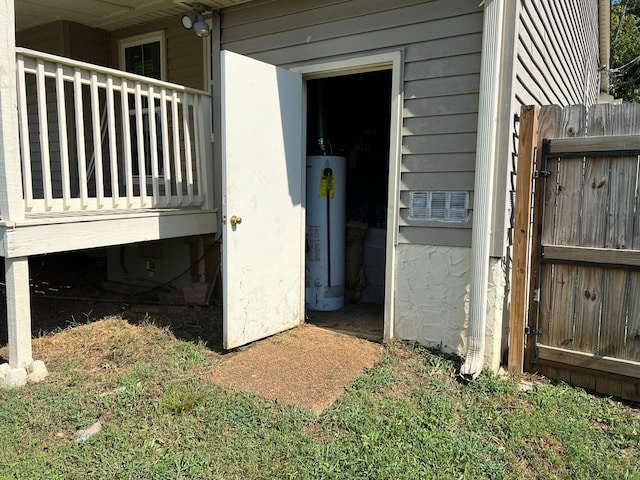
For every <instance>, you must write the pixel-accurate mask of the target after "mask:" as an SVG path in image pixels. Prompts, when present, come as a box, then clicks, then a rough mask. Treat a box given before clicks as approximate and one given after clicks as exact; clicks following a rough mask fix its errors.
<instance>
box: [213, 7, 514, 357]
mask: <svg viewBox="0 0 640 480" xmlns="http://www.w3.org/2000/svg"><path fill="white" fill-rule="evenodd" d="M482 22H483V9H482V7H479V5H478V2H477V1H476V0H458V1H456V2H451V1H447V0H439V1H424V0H398V1H396V2H393V3H391V2H388V1H385V0H352V1H335V0H308V1H303V2H302V1H296V0H281V1H272V2H252V3H249V4H245V5H240V6H237V7H232V8H229V9H225V10H223V12H222V15H221V25H222V28H221V48H223V49H227V50H231V51H234V52H237V53H241V54H244V55H248V56H250V57H253V58H256V59H258V60H262V61H265V62H268V63H272V64H276V65H279V66H283V67H289V68H290V67H294V66H296V67H297V66H302V65H305V64H315V63H323V62H329V61H334V60H342V59H345V58H352V57H360V56H366V55H372V54H376V53H382V52H389V51H401V52H402V53H403V72H402V74H403V82H404V83H403V87H404V88H403V96H404V98H403V109H402V117H403V118H402V133H401V135H402V138H401V141H402V159H401V172H400V182H401V184H400V189H401V193H400V198H399V211H398V217H399V231H398V232H397V233H398V242H399V245H398V246H397V247H396V248H397V249H396V255H397V261H396V269H395V272H394V273H395V277H396V285H395V290H394V294H395V299H394V300H395V311H394V312H393V316H394V318H395V322H394V326H393V327H394V336H396V337H399V338H403V339H409V340H416V341H418V342H420V343H423V344H427V345H433V346H436V345H438V346H441V347H442V348H443V349H444V350H445V351H449V352H456V353H460V354H463V353H464V351H465V346H466V344H465V341H466V340H465V339H466V327H467V319H468V292H469V281H470V275H469V273H470V270H471V249H470V245H471V215H470V216H469V219H468V221H466V222H463V223H460V224H447V223H438V222H431V223H428V222H418V221H415V220H411V219H410V218H409V215H408V206H409V198H410V192H411V191H414V190H418V191H420V190H454V191H469V192H471V206H472V205H473V192H472V190H473V185H474V164H475V147H476V129H477V121H478V119H477V113H478V90H479V79H480V53H481V45H482ZM500 273H501V274H502V270H500ZM500 278H504V275H503V274H502V276H501V277H500ZM497 281H498V283H499V282H500V280H499V279H498V280H497ZM500 294H501V295H500V300H499V302H497V303H498V304H499V305H500V309H501V307H502V298H503V295H502V294H503V292H502V291H501V292H500ZM500 317H501V315H500ZM499 339H500V336H498V341H499ZM488 358H489V361H490V363H491V364H492V365H493V364H494V363H496V362H495V361H494V359H496V358H499V352H497V353H496V352H494V351H493V350H492V349H489V353H488Z"/></svg>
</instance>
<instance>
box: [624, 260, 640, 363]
mask: <svg viewBox="0 0 640 480" xmlns="http://www.w3.org/2000/svg"><path fill="white" fill-rule="evenodd" d="M628 305H629V310H628V317H627V318H628V324H627V336H626V344H625V349H624V354H623V357H622V358H624V359H626V360H635V361H640V272H631V273H630V274H629V302H628Z"/></svg>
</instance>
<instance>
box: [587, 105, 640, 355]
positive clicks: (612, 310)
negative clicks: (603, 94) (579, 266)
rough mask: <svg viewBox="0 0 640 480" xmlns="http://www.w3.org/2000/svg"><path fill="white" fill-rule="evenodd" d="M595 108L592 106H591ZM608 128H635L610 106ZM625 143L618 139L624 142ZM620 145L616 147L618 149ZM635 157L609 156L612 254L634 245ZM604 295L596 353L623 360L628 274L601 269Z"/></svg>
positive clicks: (608, 229) (614, 130) (607, 243)
mask: <svg viewBox="0 0 640 480" xmlns="http://www.w3.org/2000/svg"><path fill="white" fill-rule="evenodd" d="M593 108H595V107H593ZM605 112H606V115H607V118H608V122H606V124H608V125H610V126H611V127H610V128H605V132H604V133H605V134H610V135H614V136H612V137H610V138H618V139H621V138H622V137H619V136H620V135H626V134H630V133H634V131H633V129H634V128H635V127H634V125H632V124H631V123H629V122H628V121H627V119H626V115H625V116H622V115H615V114H614V110H613V108H612V106H608V108H607V109H606V110H605ZM623 141H624V140H621V142H623ZM622 147H623V144H622V143H620V144H619V145H618V149H620V148H622ZM637 160H638V157H637V155H635V156H626V157H618V156H616V157H611V159H610V171H609V182H610V191H609V205H608V209H607V225H606V229H605V232H606V238H605V247H607V248H610V249H616V250H614V251H619V250H624V249H630V248H632V245H633V214H634V208H633V207H634V205H633V204H634V202H635V191H636V183H637V175H638V161H637ZM603 279H604V296H603V302H602V317H601V325H600V344H599V346H598V353H599V354H600V355H606V356H611V357H620V358H622V357H624V352H625V350H626V347H625V341H626V338H625V333H626V328H627V319H628V316H627V313H628V308H629V299H630V297H629V291H628V287H629V281H630V274H629V272H627V271H624V270H610V269H607V270H604V271H603Z"/></svg>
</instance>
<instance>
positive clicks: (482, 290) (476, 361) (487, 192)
mask: <svg viewBox="0 0 640 480" xmlns="http://www.w3.org/2000/svg"><path fill="white" fill-rule="evenodd" d="M504 10H505V6H504V0H486V1H485V2H484V20H483V30H482V32H483V34H482V64H481V67H480V102H479V105H478V139H477V143H476V172H475V184H474V195H475V204H474V208H473V232H472V240H471V292H470V297H469V330H468V331H469V335H468V344H467V355H466V358H465V362H464V365H463V366H462V369H461V370H460V375H461V376H462V377H463V379H465V380H467V381H470V380H472V379H474V378H475V377H477V376H478V375H479V374H480V372H482V367H483V365H484V352H485V330H486V325H487V288H488V281H489V255H490V247H491V228H492V220H493V218H492V212H493V189H494V171H495V163H496V151H497V137H498V120H499V119H498V114H499V94H500V85H501V81H500V80H501V79H500V76H501V66H502V48H503V34H502V32H503V20H504Z"/></svg>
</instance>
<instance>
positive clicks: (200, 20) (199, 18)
mask: <svg viewBox="0 0 640 480" xmlns="http://www.w3.org/2000/svg"><path fill="white" fill-rule="evenodd" d="M191 8H193V11H192V12H187V13H184V14H182V17H180V22H181V23H182V26H183V27H184V28H186V29H187V30H193V33H195V34H196V35H197V36H198V37H207V36H208V35H209V33H211V28H209V24H208V23H207V22H205V21H204V15H203V14H204V6H203V5H201V4H199V3H194V4H193V5H191Z"/></svg>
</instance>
